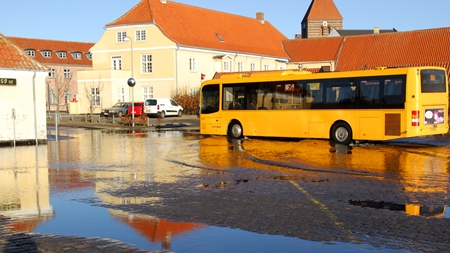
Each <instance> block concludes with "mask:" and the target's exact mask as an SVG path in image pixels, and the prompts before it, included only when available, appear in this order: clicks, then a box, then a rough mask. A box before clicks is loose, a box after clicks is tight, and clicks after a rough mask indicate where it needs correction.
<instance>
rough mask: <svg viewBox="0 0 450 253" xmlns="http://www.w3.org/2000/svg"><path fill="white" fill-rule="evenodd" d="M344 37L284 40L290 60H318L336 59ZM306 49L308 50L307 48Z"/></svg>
mask: <svg viewBox="0 0 450 253" xmlns="http://www.w3.org/2000/svg"><path fill="white" fill-rule="evenodd" d="M343 39H344V37H329V38H311V39H296V40H285V41H283V44H284V49H285V50H286V52H288V54H289V56H290V57H291V60H290V62H318V61H330V60H334V59H336V56H337V52H338V51H339V47H340V46H341V43H342V40H343ZM305 49H306V50H305Z"/></svg>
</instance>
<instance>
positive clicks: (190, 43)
mask: <svg viewBox="0 0 450 253" xmlns="http://www.w3.org/2000/svg"><path fill="white" fill-rule="evenodd" d="M283 40H286V37H285V36H284V35H283V34H282V33H281V32H279V31H278V30H277V29H276V28H275V27H274V26H272V24H270V23H269V22H267V21H266V20H264V14H263V13H257V15H256V18H249V17H244V16H238V15H234V14H228V13H224V12H220V11H214V10H208V9H203V8H199V7H195V6H190V5H185V4H180V3H176V2H171V1H169V0H142V1H141V2H140V3H138V4H137V5H136V6H134V7H133V8H132V9H131V10H129V11H128V12H126V13H125V14H124V15H123V16H122V17H120V18H118V19H117V20H115V21H113V22H111V23H109V24H106V26H105V32H104V34H103V36H102V37H101V39H100V40H99V41H98V42H97V43H96V44H95V45H94V46H93V47H92V48H91V50H90V51H91V53H92V61H93V70H92V71H83V72H79V73H78V91H79V96H78V99H79V103H77V107H78V109H77V111H78V112H79V113H87V112H89V107H90V104H92V105H93V109H94V110H93V113H99V112H100V110H101V109H102V108H104V107H109V106H111V105H112V104H114V103H116V102H117V101H127V102H129V101H132V100H133V101H144V100H145V99H147V98H150V97H171V96H173V95H175V94H178V93H186V94H193V93H194V92H196V91H197V89H198V88H199V87H200V84H201V82H202V80H203V79H211V78H212V77H213V76H214V74H215V73H216V72H233V71H259V70H279V69H286V63H287V61H288V60H289V56H288V55H287V53H286V52H285V51H284V49H283V46H282V41H283ZM130 77H133V78H134V79H135V80H136V86H134V88H130V87H129V86H128V85H127V80H128V78H130Z"/></svg>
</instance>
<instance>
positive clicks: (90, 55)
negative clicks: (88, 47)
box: [86, 53, 92, 61]
mask: <svg viewBox="0 0 450 253" xmlns="http://www.w3.org/2000/svg"><path fill="white" fill-rule="evenodd" d="M86 57H87V58H88V59H89V60H90V61H92V54H91V53H86Z"/></svg>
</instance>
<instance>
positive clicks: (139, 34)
mask: <svg viewBox="0 0 450 253" xmlns="http://www.w3.org/2000/svg"><path fill="white" fill-rule="evenodd" d="M135 35H136V39H135V40H136V41H145V40H147V31H145V30H136V32H135Z"/></svg>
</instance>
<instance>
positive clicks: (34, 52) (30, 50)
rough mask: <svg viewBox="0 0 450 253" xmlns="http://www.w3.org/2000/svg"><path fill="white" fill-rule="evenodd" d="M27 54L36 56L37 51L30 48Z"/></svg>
mask: <svg viewBox="0 0 450 253" xmlns="http://www.w3.org/2000/svg"><path fill="white" fill-rule="evenodd" d="M27 54H28V55H29V56H31V57H33V58H34V57H36V51H35V50H33V49H28V50H27Z"/></svg>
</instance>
